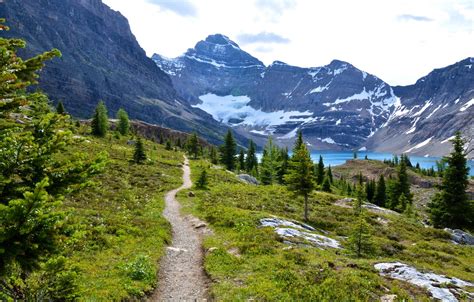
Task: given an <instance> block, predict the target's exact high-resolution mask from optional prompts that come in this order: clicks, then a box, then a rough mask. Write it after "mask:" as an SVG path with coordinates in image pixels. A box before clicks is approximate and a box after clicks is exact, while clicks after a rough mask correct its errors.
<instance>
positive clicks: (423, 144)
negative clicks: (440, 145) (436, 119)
mask: <svg viewBox="0 0 474 302" xmlns="http://www.w3.org/2000/svg"><path fill="white" fill-rule="evenodd" d="M432 139H433V137H430V138H428V139H427V140H425V141H423V142H421V143H419V144H418V145H416V146H414V147H412V148H410V149H408V150H406V151H405V152H404V153H410V152H411V151H413V150H415V149H420V148H421V147H424V146H426V145H428V144H429V143H430V142H431V140H432Z"/></svg>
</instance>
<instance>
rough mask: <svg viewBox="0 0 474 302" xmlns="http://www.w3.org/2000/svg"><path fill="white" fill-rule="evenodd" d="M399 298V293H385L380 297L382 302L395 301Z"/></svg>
mask: <svg viewBox="0 0 474 302" xmlns="http://www.w3.org/2000/svg"><path fill="white" fill-rule="evenodd" d="M396 299H397V295H383V296H382V297H380V302H393V301H395V300H396Z"/></svg>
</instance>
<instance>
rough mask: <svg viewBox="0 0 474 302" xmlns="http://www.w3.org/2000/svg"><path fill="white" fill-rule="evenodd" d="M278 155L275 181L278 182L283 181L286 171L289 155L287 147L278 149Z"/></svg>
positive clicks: (281, 182) (282, 182)
mask: <svg viewBox="0 0 474 302" xmlns="http://www.w3.org/2000/svg"><path fill="white" fill-rule="evenodd" d="M279 152H280V153H279V157H278V162H279V166H278V171H277V181H278V183H279V184H284V183H285V175H286V173H287V171H288V161H289V160H290V157H289V156H288V148H287V147H285V148H282V149H280V150H279Z"/></svg>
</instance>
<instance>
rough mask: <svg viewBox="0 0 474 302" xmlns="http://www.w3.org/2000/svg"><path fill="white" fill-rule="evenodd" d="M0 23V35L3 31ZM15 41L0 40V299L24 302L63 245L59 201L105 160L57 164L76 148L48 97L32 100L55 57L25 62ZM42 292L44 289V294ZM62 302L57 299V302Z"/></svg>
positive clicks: (102, 157)
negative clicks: (31, 280)
mask: <svg viewBox="0 0 474 302" xmlns="http://www.w3.org/2000/svg"><path fill="white" fill-rule="evenodd" d="M3 22H4V20H3V19H0V30H2V31H3V30H8V27H6V26H4V25H3V24H2V23H3ZM25 45H26V44H25V42H24V41H23V40H19V39H5V38H3V37H0V54H1V55H0V57H1V59H0V70H1V72H0V78H1V81H0V150H1V152H0V293H1V294H0V296H1V297H2V298H6V299H7V301H10V300H12V301H14V300H22V301H23V300H27V297H25V292H26V290H27V289H26V288H25V286H26V285H25V280H26V278H28V276H30V275H31V274H32V273H33V272H34V271H35V270H37V269H38V268H39V267H40V266H41V264H42V262H43V261H44V260H45V257H47V256H48V257H51V256H52V255H54V254H55V253H56V252H58V248H59V246H60V245H59V243H60V242H61V241H63V239H64V238H62V237H63V226H64V223H63V218H64V214H63V213H62V212H61V210H60V205H61V200H62V196H63V195H64V194H66V193H67V192H69V191H70V190H74V189H78V188H79V187H80V186H81V185H82V184H83V183H85V182H87V180H88V179H89V178H90V176H91V175H94V174H97V173H99V172H100V171H101V170H102V169H103V167H104V166H105V164H106V155H105V154H100V155H99V156H98V157H97V158H94V159H91V160H86V158H87V157H86V155H84V154H79V156H77V157H68V158H64V156H60V155H61V154H63V153H64V152H66V151H67V146H69V145H71V144H73V143H77V142H76V141H75V140H74V139H73V134H72V131H71V129H70V125H71V120H70V118H69V117H68V116H67V115H61V114H57V113H55V112H54V111H53V110H52V108H51V107H50V106H49V100H48V98H47V96H46V95H44V94H43V93H41V92H39V91H36V92H31V91H32V89H30V88H31V87H30V86H31V85H33V84H37V78H38V71H39V70H40V69H42V68H43V67H44V62H45V61H47V60H50V59H52V58H54V57H59V56H60V55H61V53H60V52H59V51H58V50H53V51H50V52H46V53H43V54H40V55H38V56H36V57H33V58H30V59H25V60H23V59H22V58H21V57H20V56H18V55H17V51H18V49H19V48H24V47H25ZM46 291H47V289H46ZM62 298H63V297H58V300H61V299H62Z"/></svg>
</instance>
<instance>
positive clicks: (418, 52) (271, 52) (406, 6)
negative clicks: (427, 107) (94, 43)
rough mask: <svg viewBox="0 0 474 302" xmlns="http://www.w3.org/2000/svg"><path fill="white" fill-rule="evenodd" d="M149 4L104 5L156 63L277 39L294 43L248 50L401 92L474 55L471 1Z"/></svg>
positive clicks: (162, 0)
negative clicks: (209, 47) (226, 44)
mask: <svg viewBox="0 0 474 302" xmlns="http://www.w3.org/2000/svg"><path fill="white" fill-rule="evenodd" d="M150 1H152V0H134V1H130V0H104V2H105V3H106V4H108V5H109V6H111V7H112V8H114V9H116V10H120V11H121V12H122V14H124V15H125V16H126V17H127V18H128V19H129V21H130V24H131V27H132V31H133V33H134V34H135V35H136V37H137V39H138V41H139V43H140V45H141V46H142V47H143V48H144V49H145V50H146V51H147V53H148V54H149V55H152V54H153V53H155V52H156V53H160V54H163V55H165V56H168V57H175V56H178V55H180V54H182V53H183V52H185V51H186V49H187V48H190V47H193V46H194V45H195V43H196V42H198V41H199V40H202V39H204V38H205V37H206V36H207V35H209V34H213V33H222V34H225V35H227V36H229V37H230V38H231V39H233V40H234V41H237V42H238V39H237V38H238V37H239V36H241V35H243V34H252V35H257V34H259V33H262V32H266V33H276V34H278V35H279V36H281V37H284V38H286V39H289V40H290V42H289V43H272V44H271V48H269V47H265V48H262V44H263V43H252V44H247V45H244V46H243V48H244V50H246V51H247V52H249V53H251V54H254V55H255V56H258V59H260V60H262V61H263V62H265V63H266V64H269V63H271V62H273V61H275V60H281V61H284V62H287V63H288V64H291V65H299V66H306V67H309V66H321V65H325V64H328V63H329V62H330V61H331V60H332V59H341V60H344V61H348V62H350V63H352V64H354V65H355V66H357V67H358V68H360V69H363V70H365V71H367V72H369V73H372V74H375V75H377V76H378V77H380V78H381V79H383V80H385V81H387V82H388V83H389V84H393V85H395V84H412V83H414V82H415V81H416V80H417V79H418V78H420V77H421V76H424V75H426V74H427V73H428V72H430V71H431V70H433V69H434V68H439V67H443V66H446V65H449V64H452V63H454V62H457V61H459V60H462V59H464V58H466V57H468V56H473V54H474V44H473V43H472V41H474V32H473V30H474V29H473V24H474V5H472V0H418V1H412V0H399V1H391V2H389V1H377V0H360V1H350V0H333V1H322V0H321V1H320V0H314V1H309V0H272V1H270V0H226V1H222V0H186V1H184V2H183V0H173V3H188V4H189V5H191V6H193V7H194V8H195V10H194V13H192V10H190V11H189V12H188V13H186V9H179V8H176V9H172V8H171V7H170V6H168V7H166V5H167V4H169V3H171V0H168V2H166V0H153V1H158V5H153V4H151V3H150ZM160 4H161V5H160ZM180 5H182V4H180ZM180 5H178V6H180ZM185 16H188V17H185ZM191 16H195V17H191ZM400 16H405V17H402V18H401V17H400ZM409 16H411V17H409ZM417 19H418V21H416V20H417ZM428 19H429V20H431V21H428ZM275 20H276V21H277V22H275ZM423 20H425V21H423ZM422 21H423V22H422ZM263 45H265V44H263ZM262 50H264V51H262Z"/></svg>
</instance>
